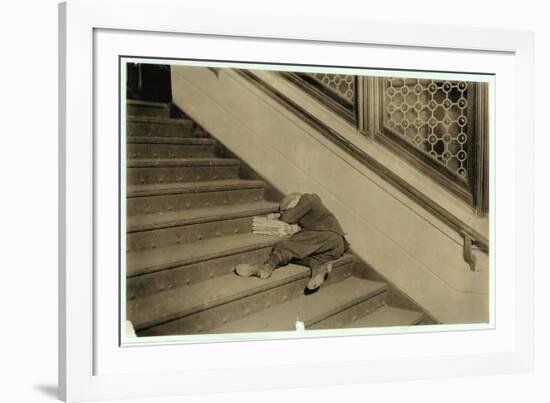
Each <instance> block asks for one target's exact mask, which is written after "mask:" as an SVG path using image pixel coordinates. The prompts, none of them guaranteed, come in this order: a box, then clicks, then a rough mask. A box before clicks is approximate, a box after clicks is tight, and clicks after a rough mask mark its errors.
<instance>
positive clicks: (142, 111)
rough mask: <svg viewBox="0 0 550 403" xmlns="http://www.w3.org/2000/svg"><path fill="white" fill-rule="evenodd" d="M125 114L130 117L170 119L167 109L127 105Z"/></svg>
mask: <svg viewBox="0 0 550 403" xmlns="http://www.w3.org/2000/svg"><path fill="white" fill-rule="evenodd" d="M126 113H127V114H128V115H130V116H149V117H150V116H153V117H160V118H169V117H170V108H169V107H154V106H139V105H127V106H126Z"/></svg>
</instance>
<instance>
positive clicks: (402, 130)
mask: <svg viewBox="0 0 550 403" xmlns="http://www.w3.org/2000/svg"><path fill="white" fill-rule="evenodd" d="M383 97H384V102H383V104H384V124H385V126H387V127H388V128H390V129H391V130H392V131H394V132H395V134H397V135H398V136H399V137H401V138H402V139H403V140H404V141H406V142H407V143H409V144H410V145H412V146H413V147H415V148H416V149H418V150H420V151H421V152H422V153H423V154H425V155H426V156H427V157H429V158H431V159H432V160H433V161H435V162H437V163H439V164H440V165H441V166H442V167H443V168H444V169H446V170H448V171H450V172H451V173H453V174H456V175H457V176H458V178H463V179H464V180H466V178H467V175H468V144H467V143H468V116H467V115H468V113H467V107H468V83H467V82H465V81H443V80H416V79H402V78H386V79H385V80H384V96H383Z"/></svg>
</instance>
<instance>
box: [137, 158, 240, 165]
mask: <svg viewBox="0 0 550 403" xmlns="http://www.w3.org/2000/svg"><path fill="white" fill-rule="evenodd" d="M239 164H240V161H239V160H238V159H236V158H215V157H211V158H208V157H207V158H136V159H129V160H128V161H127V162H126V168H169V167H216V166H238V165H239Z"/></svg>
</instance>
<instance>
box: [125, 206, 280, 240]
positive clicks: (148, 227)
mask: <svg viewBox="0 0 550 403" xmlns="http://www.w3.org/2000/svg"><path fill="white" fill-rule="evenodd" d="M254 205H256V206H254ZM236 206H246V207H250V208H247V209H243V210H240V211H239V210H237V211H231V212H226V213H224V212H223V208H224V207H226V206H218V207H215V208H214V209H217V210H222V211H221V213H218V214H217V215H199V216H197V217H192V218H181V219H173V220H170V221H159V222H154V223H149V224H141V225H131V224H127V225H126V233H135V232H142V231H152V230H156V229H164V228H173V227H184V226H186V225H193V224H203V223H207V222H217V221H227V220H233V219H237V218H244V217H253V216H256V215H265V214H269V213H272V212H274V211H276V210H277V209H278V207H279V205H278V204H277V203H272V204H271V203H269V202H267V203H266V202H264V203H262V202H253V203H240V204H235V205H232V206H231V207H236ZM212 209H213V208H200V209H193V210H202V211H204V212H205V213H207V212H208V211H209V210H212ZM185 211H188V210H185ZM140 216H145V214H140Z"/></svg>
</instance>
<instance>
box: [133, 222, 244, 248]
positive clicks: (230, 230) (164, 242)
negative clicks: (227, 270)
mask: <svg viewBox="0 0 550 403" xmlns="http://www.w3.org/2000/svg"><path fill="white" fill-rule="evenodd" d="M250 232H252V217H251V216H250V217H241V218H235V219H231V220H223V221H212V222H204V223H198V224H189V225H182V226H178V227H170V228H161V229H156V230H150V231H139V232H131V233H128V234H127V236H126V242H127V250H128V252H133V251H139V250H152V249H157V248H162V247H166V246H172V245H181V247H182V248H186V247H189V246H187V245H186V244H187V243H189V242H196V241H203V240H206V239H213V238H219V237H222V236H226V235H236V234H245V233H250Z"/></svg>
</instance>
